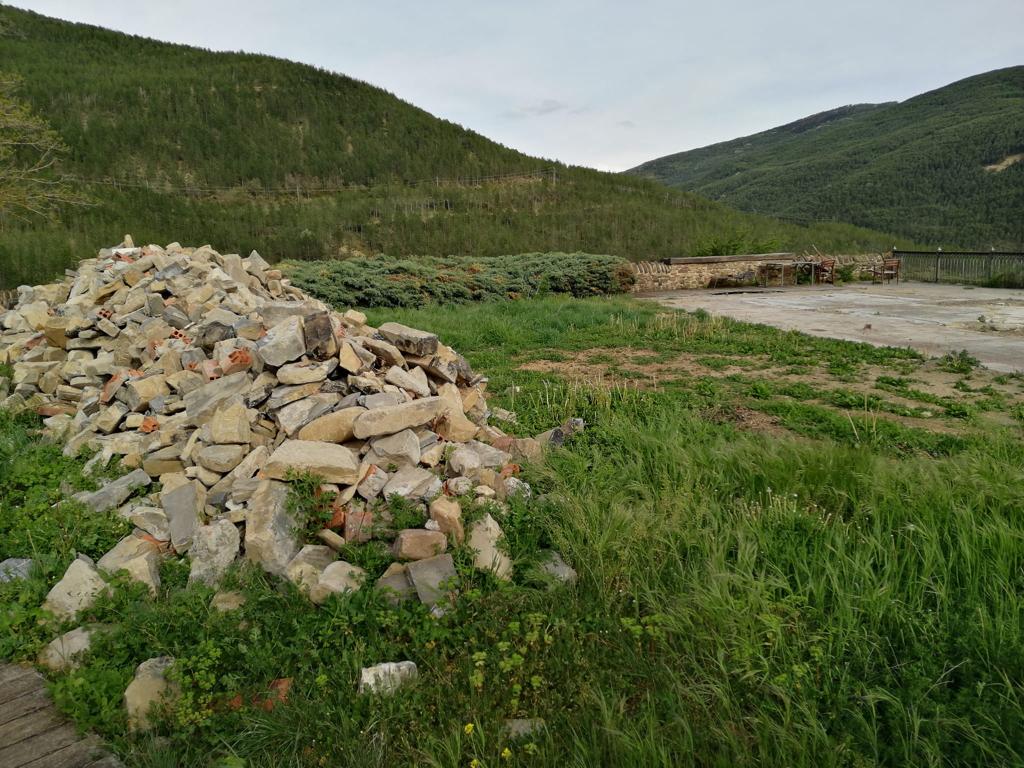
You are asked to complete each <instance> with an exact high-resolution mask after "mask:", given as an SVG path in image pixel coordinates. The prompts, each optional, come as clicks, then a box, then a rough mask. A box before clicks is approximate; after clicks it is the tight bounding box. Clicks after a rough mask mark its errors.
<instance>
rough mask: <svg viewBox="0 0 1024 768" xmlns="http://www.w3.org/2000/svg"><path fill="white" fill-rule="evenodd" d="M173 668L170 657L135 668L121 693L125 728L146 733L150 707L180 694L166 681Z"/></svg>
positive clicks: (174, 685)
mask: <svg viewBox="0 0 1024 768" xmlns="http://www.w3.org/2000/svg"><path fill="white" fill-rule="evenodd" d="M172 666H174V659H173V658H171V657H170V656H159V657H157V658H155V659H148V660H147V661H144V662H142V663H141V664H139V666H138V667H136V669H135V678H134V679H133V680H132V681H131V682H130V683H129V684H128V687H127V688H126V689H125V692H124V706H125V710H127V713H128V728H129V730H132V731H146V730H149V729H150V727H151V726H152V722H151V720H150V715H151V713H152V710H153V708H154V707H157V706H160V705H162V704H167V703H170V702H171V701H173V700H174V699H175V698H177V696H178V695H179V694H180V688H179V687H178V684H177V683H173V682H171V681H169V680H168V679H167V672H168V671H169V670H170V669H171V667H172Z"/></svg>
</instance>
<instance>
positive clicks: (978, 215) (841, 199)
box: [629, 66, 1024, 248]
mask: <svg viewBox="0 0 1024 768" xmlns="http://www.w3.org/2000/svg"><path fill="white" fill-rule="evenodd" d="M629 173H632V174H635V175H640V176H646V177H649V178H653V179H657V180H658V181H662V182H664V183H665V184H668V185H670V186H673V187H677V188H679V189H685V190H688V191H691V192H696V193H697V194H700V195H704V196H706V197H710V198H711V199H713V200H719V201H721V202H724V203H726V204H728V205H733V206H736V207H737V208H740V209H741V210H745V211H758V212H761V213H765V214H769V215H772V216H782V217H789V218H792V219H794V220H815V219H835V220H838V221H843V222H848V223H852V224H857V225H859V226H864V227H871V228H874V229H881V230H886V231H891V232H900V233H902V234H904V235H906V236H908V237H911V238H914V239H915V240H918V241H920V242H922V243H927V244H930V245H932V246H936V247H938V246H956V245H960V246H969V247H984V248H988V247H990V246H996V247H1024V66H1021V67H1011V68H1009V69H1000V70H995V71H993V72H987V73H985V74H983V75H977V76H975V77H970V78H967V79H966V80H960V81H959V82H956V83H953V84H952V85H947V86H945V87H944V88H939V89H938V90H935V91H930V92H928V93H925V94H922V95H920V96H916V97H915V98H912V99H908V100H907V101H904V102H899V103H887V104H857V105H852V106H847V107H840V108H839V109H833V110H831V111H829V112H822V113H820V114H817V115H811V116H810V117H805V118H804V119H802V120H798V121H796V122H793V123H789V124H788V125H784V126H781V127H779V128H773V129H772V130H770V131H764V132H763V133H758V134H754V135H753V136H746V137H744V138H741V139H735V140H733V141H727V142H723V143H721V144H714V145H712V146H709V147H704V148H703V149H695V150H692V151H689V152H680V153H678V154H674V155H667V156H666V157H662V158H659V159H657V160H651V161H649V162H647V163H644V164H643V165H640V166H638V167H636V168H634V169H632V170H631V171H629Z"/></svg>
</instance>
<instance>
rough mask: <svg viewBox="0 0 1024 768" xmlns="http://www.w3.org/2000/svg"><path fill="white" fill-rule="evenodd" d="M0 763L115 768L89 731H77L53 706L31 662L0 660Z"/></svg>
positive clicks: (28, 767) (11, 767) (30, 767)
mask: <svg viewBox="0 0 1024 768" xmlns="http://www.w3.org/2000/svg"><path fill="white" fill-rule="evenodd" d="M0 766H2V767H3V768H119V767H120V766H121V763H120V761H119V760H117V758H115V757H112V756H111V755H110V754H108V753H107V752H105V751H104V750H103V749H101V748H100V747H99V740H98V739H96V737H94V736H90V735H83V734H80V733H79V732H78V731H77V730H76V729H75V727H74V726H73V725H72V724H71V723H69V722H68V721H67V720H65V719H64V718H63V717H61V715H60V714H59V713H58V712H57V710H56V709H55V708H54V706H53V702H51V701H50V697H49V696H48V695H47V693H46V682H45V681H44V680H43V676H42V675H40V674H39V673H38V672H36V671H35V670H34V669H32V668H31V667H24V666H20V665H17V664H0Z"/></svg>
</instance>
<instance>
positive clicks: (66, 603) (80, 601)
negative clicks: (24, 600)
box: [42, 557, 107, 621]
mask: <svg viewBox="0 0 1024 768" xmlns="http://www.w3.org/2000/svg"><path fill="white" fill-rule="evenodd" d="M106 588H107V584H106V582H105V581H104V580H103V578H102V577H101V576H100V575H99V573H98V572H97V571H96V567H95V566H94V565H93V564H92V562H91V561H90V560H88V559H87V558H85V559H83V558H81V557H80V558H77V559H76V560H74V561H72V563H71V565H69V566H68V569H67V571H65V572H64V576H63V577H62V578H61V580H60V581H58V582H57V583H56V584H54V585H53V589H51V590H50V591H49V593H48V594H47V595H46V599H45V600H44V601H43V606H42V607H43V610H44V611H48V612H49V613H52V614H53V615H54V617H55V618H57V619H58V620H60V621H65V620H68V619H73V618H75V616H76V615H77V614H78V612H79V611H82V610H85V609H86V608H90V607H91V606H92V604H93V603H94V602H96V598H97V597H98V596H99V594H100V593H101V592H102V591H103V590H105V589H106Z"/></svg>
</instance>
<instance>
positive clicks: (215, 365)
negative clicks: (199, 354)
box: [201, 360, 224, 381]
mask: <svg viewBox="0 0 1024 768" xmlns="http://www.w3.org/2000/svg"><path fill="white" fill-rule="evenodd" d="M201 367H202V369H203V371H202V372H203V376H205V377H206V380H207V381H213V380H214V379H219V378H220V377H221V376H223V375H224V371H222V370H221V368H220V363H219V362H217V361H216V360H203V362H202V366H201Z"/></svg>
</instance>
